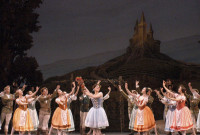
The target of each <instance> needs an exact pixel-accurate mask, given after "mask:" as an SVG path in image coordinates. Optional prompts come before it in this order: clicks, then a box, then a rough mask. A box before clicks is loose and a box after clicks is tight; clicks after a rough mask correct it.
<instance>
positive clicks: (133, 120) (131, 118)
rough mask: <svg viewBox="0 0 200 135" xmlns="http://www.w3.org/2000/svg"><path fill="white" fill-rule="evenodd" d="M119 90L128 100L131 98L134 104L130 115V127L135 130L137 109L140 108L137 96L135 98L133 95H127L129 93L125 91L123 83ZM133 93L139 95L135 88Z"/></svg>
mask: <svg viewBox="0 0 200 135" xmlns="http://www.w3.org/2000/svg"><path fill="white" fill-rule="evenodd" d="M119 91H120V92H121V93H122V95H123V96H124V97H126V98H127V100H130V99H131V103H132V104H133V109H132V112H131V115H130V118H129V120H130V121H129V129H130V130H133V128H134V124H135V117H136V114H137V109H138V106H137V100H136V98H133V96H131V95H127V94H126V93H125V92H124V91H123V89H122V87H121V85H119ZM132 93H133V94H135V95H138V93H137V91H135V90H132ZM130 96H131V97H130ZM129 102H130V101H129Z"/></svg>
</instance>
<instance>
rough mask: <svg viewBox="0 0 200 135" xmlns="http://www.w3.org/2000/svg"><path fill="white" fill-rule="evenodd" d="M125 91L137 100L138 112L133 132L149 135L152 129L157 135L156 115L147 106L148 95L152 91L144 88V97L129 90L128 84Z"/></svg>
mask: <svg viewBox="0 0 200 135" xmlns="http://www.w3.org/2000/svg"><path fill="white" fill-rule="evenodd" d="M125 89H126V91H127V93H128V94H129V95H132V96H133V97H134V98H136V99H137V101H138V102H137V106H138V111H137V114H136V117H135V123H134V128H133V130H135V131H137V132H139V134H140V132H144V135H147V134H148V131H149V130H150V129H153V128H154V129H155V135H157V130H156V123H155V119H154V115H153V113H152V111H151V109H150V108H149V107H148V106H147V103H148V98H149V95H148V94H147V93H148V92H149V91H150V90H151V89H150V88H146V87H144V88H143V89H142V91H141V93H142V96H140V95H136V94H134V93H131V92H130V91H129V89H128V83H125Z"/></svg>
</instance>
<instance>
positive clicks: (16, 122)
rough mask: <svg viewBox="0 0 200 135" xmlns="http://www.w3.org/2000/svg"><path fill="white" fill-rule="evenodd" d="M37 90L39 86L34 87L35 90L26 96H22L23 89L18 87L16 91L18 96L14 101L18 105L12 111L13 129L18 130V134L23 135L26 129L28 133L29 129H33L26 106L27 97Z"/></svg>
mask: <svg viewBox="0 0 200 135" xmlns="http://www.w3.org/2000/svg"><path fill="white" fill-rule="evenodd" d="M38 90H39V87H37V88H36V91H35V92H34V93H33V94H31V95H26V96H23V91H22V90H21V89H18V90H17V92H16V93H17V94H18V95H19V98H17V99H16V103H17V104H18V105H19V107H18V108H17V109H16V110H15V112H14V116H13V129H14V130H15V131H19V135H23V134H24V133H25V132H26V131H28V132H29V134H30V131H33V130H34V126H33V122H32V120H31V116H30V113H29V110H28V108H27V105H28V102H27V99H29V98H31V97H33V96H34V95H35V94H36V93H37V92H38Z"/></svg>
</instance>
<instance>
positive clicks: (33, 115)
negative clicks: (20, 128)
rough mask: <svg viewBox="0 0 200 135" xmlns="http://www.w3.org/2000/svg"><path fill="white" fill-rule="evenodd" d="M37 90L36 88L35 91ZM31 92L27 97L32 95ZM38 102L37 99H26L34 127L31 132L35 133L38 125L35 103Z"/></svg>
mask: <svg viewBox="0 0 200 135" xmlns="http://www.w3.org/2000/svg"><path fill="white" fill-rule="evenodd" d="M37 89H39V87H36V90H37ZM32 94H33V92H32V91H29V92H28V95H32ZM37 100H38V97H36V96H35V97H32V98H29V99H28V110H29V114H30V116H31V120H32V122H33V126H34V130H33V131H37V128H38V125H39V120H38V115H37V111H36V108H35V103H36V101H37Z"/></svg>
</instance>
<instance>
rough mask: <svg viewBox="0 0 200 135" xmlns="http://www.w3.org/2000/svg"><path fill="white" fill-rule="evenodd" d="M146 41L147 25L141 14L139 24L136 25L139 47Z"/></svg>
mask: <svg viewBox="0 0 200 135" xmlns="http://www.w3.org/2000/svg"><path fill="white" fill-rule="evenodd" d="M146 39H147V24H146V21H145V17H144V13H143V12H142V16H141V20H140V23H139V24H138V40H139V44H138V45H140V46H143V45H144V42H145V41H146Z"/></svg>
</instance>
